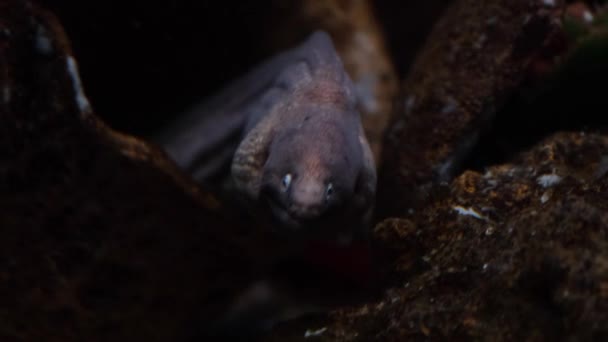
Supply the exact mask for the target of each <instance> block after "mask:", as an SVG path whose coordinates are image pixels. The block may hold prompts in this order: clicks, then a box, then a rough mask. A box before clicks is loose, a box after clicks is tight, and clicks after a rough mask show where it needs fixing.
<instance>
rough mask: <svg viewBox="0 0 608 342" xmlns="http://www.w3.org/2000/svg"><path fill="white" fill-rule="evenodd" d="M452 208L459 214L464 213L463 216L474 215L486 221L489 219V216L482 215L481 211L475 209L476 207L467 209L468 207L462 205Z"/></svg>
mask: <svg viewBox="0 0 608 342" xmlns="http://www.w3.org/2000/svg"><path fill="white" fill-rule="evenodd" d="M452 209H454V210H455V211H456V212H458V214H459V215H462V216H473V217H474V218H476V219H479V220H484V221H486V220H487V218H486V217H485V216H483V215H481V214H480V213H478V212H477V211H475V209H473V208H468V209H467V208H463V207H461V206H455V207H453V208H452Z"/></svg>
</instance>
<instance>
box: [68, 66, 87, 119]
mask: <svg viewBox="0 0 608 342" xmlns="http://www.w3.org/2000/svg"><path fill="white" fill-rule="evenodd" d="M66 64H67V68H68V73H69V74H70V78H71V79H72V86H73V88H74V96H75V97H76V104H77V105H78V108H79V109H80V111H81V113H83V114H84V113H88V112H90V111H91V104H90V103H89V100H87V97H86V96H85V94H84V90H83V89H82V83H81V82H80V75H79V74H78V65H77V63H76V60H75V59H74V57H72V56H68V57H67V58H66Z"/></svg>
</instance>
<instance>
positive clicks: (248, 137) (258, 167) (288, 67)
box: [158, 31, 376, 233]
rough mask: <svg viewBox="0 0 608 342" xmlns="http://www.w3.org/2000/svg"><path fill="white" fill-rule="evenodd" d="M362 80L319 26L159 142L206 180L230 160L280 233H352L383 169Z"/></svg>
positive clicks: (235, 178)
mask: <svg viewBox="0 0 608 342" xmlns="http://www.w3.org/2000/svg"><path fill="white" fill-rule="evenodd" d="M356 107H357V101H356V96H355V92H354V86H353V84H352V81H351V79H350V78H349V76H348V75H347V73H346V72H345V70H344V66H343V64H342V61H341V60H340V58H339V56H338V54H337V52H336V50H335V48H334V46H333V43H332V41H331V38H330V37H329V35H328V34H327V33H325V32H321V31H318V32H315V33H313V34H312V35H311V36H310V37H309V38H308V39H306V41H304V42H303V43H302V44H300V45H299V46H296V47H295V48H292V49H291V50H288V51H285V52H283V53H281V54H279V55H277V56H275V57H273V58H271V59H270V60H269V61H267V62H266V63H263V64H262V65H261V66H259V67H257V68H255V69H254V70H253V71H251V72H250V73H248V74H247V75H245V76H244V77H243V78H242V79H240V80H237V81H236V82H234V83H232V84H231V85H230V86H229V87H228V88H226V89H225V90H224V91H222V92H220V93H219V94H218V95H217V96H215V97H212V98H211V99H209V100H208V101H206V102H204V103H203V104H201V105H199V106H197V107H195V108H194V109H193V110H192V111H190V112H189V113H187V114H186V115H184V116H182V117H180V118H178V120H176V122H175V123H174V124H173V125H172V126H171V127H169V128H168V129H167V130H166V131H165V132H164V134H162V135H161V136H160V137H159V139H158V141H159V142H160V143H161V144H162V145H163V146H164V148H165V149H166V151H167V152H168V154H169V155H170V156H171V157H172V158H173V159H174V160H175V161H176V163H177V164H178V165H179V166H180V167H181V168H183V169H184V170H186V171H188V172H189V173H190V174H192V176H193V177H194V178H195V179H196V180H197V181H199V182H200V183H203V184H205V183H206V182H210V180H211V179H213V177H214V176H216V175H217V174H218V173H221V172H222V170H225V168H224V167H226V166H228V165H229V169H230V175H231V176H230V177H231V181H232V184H233V186H234V189H236V191H237V192H238V193H239V194H240V195H241V197H243V198H245V199H246V200H247V202H248V203H252V204H254V207H255V208H266V209H269V210H268V212H270V213H271V216H272V217H273V218H274V219H276V221H278V223H279V225H278V226H279V227H280V230H283V231H288V232H290V233H293V232H297V231H299V232H313V231H319V230H321V231H327V230H331V231H334V232H338V233H352V232H353V231H356V230H357V229H359V228H360V227H361V226H365V224H366V223H367V222H368V220H369V218H370V216H371V211H372V208H373V204H374V198H375V191H376V167H375V163H374V160H373V156H372V153H371V151H370V147H369V145H368V142H367V140H366V138H365V135H364V132H363V129H362V126H361V119H360V114H359V112H358V110H357V108H356Z"/></svg>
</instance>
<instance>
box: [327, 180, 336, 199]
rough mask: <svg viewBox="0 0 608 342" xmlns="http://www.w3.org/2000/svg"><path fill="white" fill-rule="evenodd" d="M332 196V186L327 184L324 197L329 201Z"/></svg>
mask: <svg viewBox="0 0 608 342" xmlns="http://www.w3.org/2000/svg"><path fill="white" fill-rule="evenodd" d="M333 194H334V185H333V184H331V183H329V184H327V188H326V189H325V197H326V198H327V199H330V198H331V196H332V195H333Z"/></svg>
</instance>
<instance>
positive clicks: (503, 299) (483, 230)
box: [276, 133, 608, 341]
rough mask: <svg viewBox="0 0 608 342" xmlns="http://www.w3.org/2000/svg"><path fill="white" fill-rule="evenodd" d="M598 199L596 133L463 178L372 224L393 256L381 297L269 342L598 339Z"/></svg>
mask: <svg viewBox="0 0 608 342" xmlns="http://www.w3.org/2000/svg"><path fill="white" fill-rule="evenodd" d="M606 191H608V138H606V137H605V136H600V135H590V134H583V133H561V134H557V135H555V136H553V137H551V138H549V139H548V140H546V141H544V142H542V143H541V144H539V145H538V146H536V147H535V148H534V149H533V150H531V151H530V152H527V153H525V154H524V155H522V156H521V157H520V158H519V159H518V160H517V161H515V162H514V163H512V164H506V165H501V166H496V167H492V168H489V169H488V170H487V172H486V173H484V174H482V173H477V172H472V171H469V172H465V173H464V174H462V175H461V176H459V177H457V178H456V179H455V180H454V181H453V182H452V184H451V186H449V187H445V189H444V195H443V196H442V197H443V198H442V199H440V200H437V201H435V202H433V203H431V204H430V205H429V206H427V207H425V208H424V209H422V210H421V211H418V212H414V213H412V214H410V215H407V216H405V217H403V218H392V219H387V220H385V221H383V222H382V223H380V224H379V225H377V226H376V229H375V232H374V238H375V241H376V242H377V244H378V247H379V250H384V251H385V252H386V251H391V252H390V253H389V254H391V255H392V258H390V259H389V260H393V263H392V264H391V266H390V268H391V269H392V271H391V272H390V276H389V277H390V282H391V286H388V287H387V289H386V290H385V292H384V294H383V295H382V297H381V298H380V299H378V300H375V301H370V302H369V303H368V304H366V305H362V306H359V307H352V308H346V309H341V310H337V311H335V312H333V313H332V314H331V315H330V318H329V319H328V320H326V321H322V322H316V323H314V324H311V325H310V326H305V325H302V324H301V325H300V326H298V329H299V331H298V330H297V329H292V330H291V331H290V334H292V335H289V334H285V335H279V336H278V338H276V340H277V341H280V340H283V339H284V338H286V336H291V338H292V339H293V340H298V339H301V338H303V337H304V335H305V333H306V330H308V332H309V334H310V333H311V332H313V331H317V332H319V331H321V333H319V336H318V338H317V339H316V340H321V341H372V340H374V341H377V340H382V341H402V340H408V341H410V340H413V341H423V340H424V341H426V340H429V339H430V340H450V341H452V340H470V339H476V340H487V341H522V340H535V341H538V340H556V339H560V340H603V339H606V338H607V337H608V291H607V287H608V211H607V209H608V196H606ZM305 328H306V329H305ZM296 331H297V332H296ZM306 340H311V339H306Z"/></svg>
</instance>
